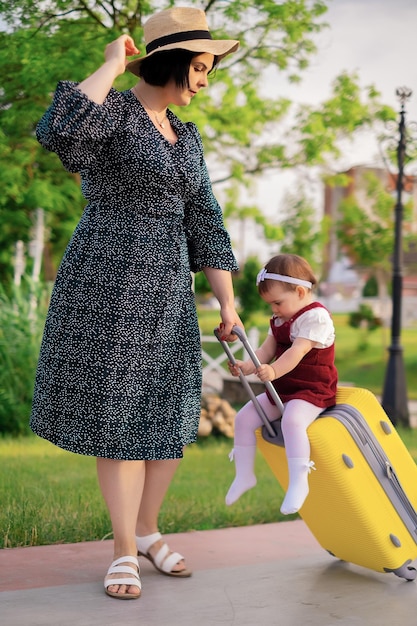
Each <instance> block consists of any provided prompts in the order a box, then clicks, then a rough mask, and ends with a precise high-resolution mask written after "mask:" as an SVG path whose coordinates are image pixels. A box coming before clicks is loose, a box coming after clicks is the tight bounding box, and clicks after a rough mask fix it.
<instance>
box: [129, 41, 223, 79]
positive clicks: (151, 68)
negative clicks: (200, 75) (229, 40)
mask: <svg viewBox="0 0 417 626" xmlns="http://www.w3.org/2000/svg"><path fill="white" fill-rule="evenodd" d="M200 54H203V53H202V52H191V51H190V50H182V49H181V48H175V49H174V50H163V51H162V52H155V54H152V55H151V56H150V57H147V58H146V59H143V61H142V63H141V64H140V65H139V76H140V77H141V78H143V80H144V81H145V82H147V83H148V84H149V85H153V86H154V87H165V85H166V84H167V83H168V82H169V81H170V80H171V79H173V80H174V82H175V84H176V85H177V87H188V75H189V71H190V65H191V61H192V60H193V58H194V57H197V56H199V55H200ZM216 63H217V57H216V56H215V57H214V62H213V68H212V70H213V69H214V67H215V66H216ZM212 70H210V72H211V71H212Z"/></svg>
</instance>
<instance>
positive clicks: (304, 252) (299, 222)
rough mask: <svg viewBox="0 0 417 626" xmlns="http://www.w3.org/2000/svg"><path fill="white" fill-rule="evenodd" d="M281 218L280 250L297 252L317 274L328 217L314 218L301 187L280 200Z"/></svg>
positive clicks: (312, 209) (313, 210) (309, 203)
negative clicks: (296, 192)
mask: <svg viewBox="0 0 417 626" xmlns="http://www.w3.org/2000/svg"><path fill="white" fill-rule="evenodd" d="M284 215H285V218H284V220H283V221H282V223H281V226H282V230H283V232H284V239H283V242H282V245H281V247H280V251H281V252H282V253H290V254H298V255H299V256H302V257H304V258H306V259H307V261H308V262H309V263H310V265H311V267H312V269H313V270H314V272H316V273H317V274H320V273H321V262H322V251H323V249H324V246H325V243H326V241H327V239H328V230H329V221H328V219H327V218H326V217H323V218H321V219H320V220H319V219H318V218H317V214H316V211H315V209H314V207H313V204H312V202H311V201H310V200H309V198H308V197H307V195H306V194H305V192H304V190H303V189H301V190H300V191H299V192H298V194H297V195H288V196H287V197H286V199H285V200H284Z"/></svg>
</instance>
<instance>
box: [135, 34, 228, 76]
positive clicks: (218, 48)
mask: <svg viewBox="0 0 417 626" xmlns="http://www.w3.org/2000/svg"><path fill="white" fill-rule="evenodd" d="M178 48H180V49H181V50H189V51H190V52H200V53H201V54H202V53H204V52H208V53H209V54H213V55H214V56H216V57H217V58H218V60H220V59H223V58H224V57H225V56H227V55H228V54H231V53H232V52H236V50H237V49H238V48H239V42H238V41H236V40H233V39H193V40H191V41H184V42H181V43H170V44H167V45H166V46H161V47H160V48H156V50H153V51H152V52H150V53H149V54H146V55H145V56H143V57H140V58H138V59H134V60H133V61H130V63H128V64H127V65H126V69H127V70H128V71H129V72H131V73H132V74H135V76H139V67H140V64H141V63H142V61H143V60H144V59H148V58H149V57H150V56H152V55H153V54H155V53H157V52H164V51H165V50H176V49H178Z"/></svg>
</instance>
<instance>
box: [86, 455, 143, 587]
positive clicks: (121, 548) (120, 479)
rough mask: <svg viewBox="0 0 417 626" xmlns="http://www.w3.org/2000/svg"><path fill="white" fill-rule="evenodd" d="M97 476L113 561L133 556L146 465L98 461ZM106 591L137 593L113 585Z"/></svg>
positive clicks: (129, 462) (136, 462)
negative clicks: (109, 531) (106, 516)
mask: <svg viewBox="0 0 417 626" xmlns="http://www.w3.org/2000/svg"><path fill="white" fill-rule="evenodd" d="M97 475H98V481H99V485H100V489H101V493H102V494H103V498H104V501H105V503H106V505H107V508H108V511H109V515H110V520H111V524H112V528H113V537H114V556H113V558H114V559H117V558H119V557H121V556H136V553H137V550H136V542H135V526H136V519H137V516H138V511H139V506H140V502H141V498H142V493H143V486H144V481H145V461H117V460H114V459H103V458H98V459H97ZM127 565H129V563H128V564H127ZM113 576H114V577H117V575H113ZM109 591H112V592H114V593H120V594H122V593H127V592H129V593H137V592H138V588H137V587H135V586H133V585H132V586H127V585H112V586H110V587H109Z"/></svg>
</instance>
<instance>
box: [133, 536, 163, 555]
mask: <svg viewBox="0 0 417 626" xmlns="http://www.w3.org/2000/svg"><path fill="white" fill-rule="evenodd" d="M160 539H162V535H161V533H160V532H159V531H158V532H156V533H152V534H151V535H146V536H145V537H138V536H136V547H137V549H138V550H139V552H142V553H143V554H147V553H148V551H149V548H150V547H151V546H153V544H154V543H156V542H157V541H159V540H160Z"/></svg>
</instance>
